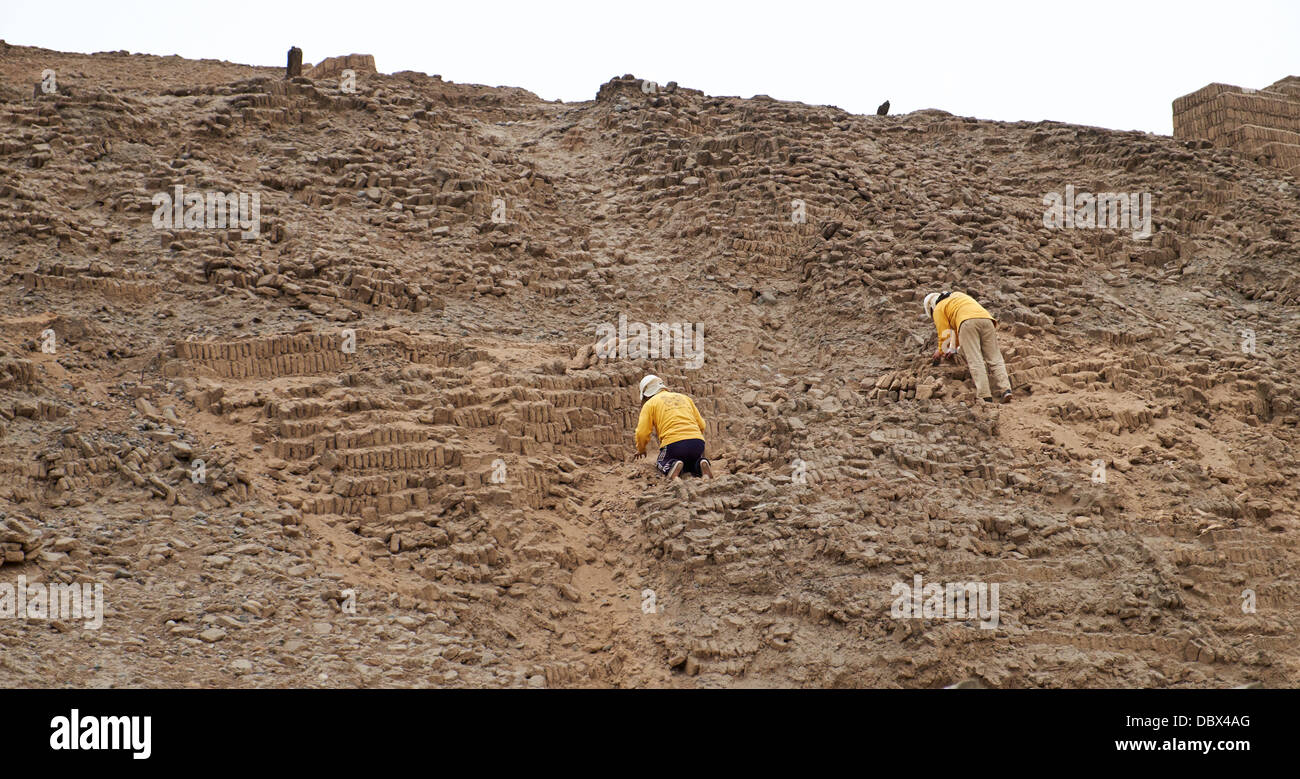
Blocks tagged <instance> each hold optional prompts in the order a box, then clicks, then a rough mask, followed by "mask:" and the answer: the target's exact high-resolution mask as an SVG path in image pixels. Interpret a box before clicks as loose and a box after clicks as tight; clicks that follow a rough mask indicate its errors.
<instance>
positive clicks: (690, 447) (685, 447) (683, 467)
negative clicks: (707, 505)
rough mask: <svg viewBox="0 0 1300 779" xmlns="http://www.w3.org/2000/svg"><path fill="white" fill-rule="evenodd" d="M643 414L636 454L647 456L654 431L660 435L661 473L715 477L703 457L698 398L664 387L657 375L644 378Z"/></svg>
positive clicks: (701, 424) (636, 456)
mask: <svg viewBox="0 0 1300 779" xmlns="http://www.w3.org/2000/svg"><path fill="white" fill-rule="evenodd" d="M639 391H640V395H641V417H640V419H638V420H637V423H636V454H635V455H633V459H640V458H642V457H645V448H646V445H647V444H649V443H650V433H651V432H652V431H653V432H654V433H655V435H657V436H658V437H659V447H660V448H659V461H658V463H656V465H657V467H658V468H659V470H660V472H662V473H664V474H665V475H667V476H668V478H669V479H676V478H677V477H678V476H680V475H681V474H682V471H686V472H688V473H691V474H694V475H696V476H708V477H709V478H710V479H711V478H713V469H712V467H711V466H710V465H709V461H708V460H706V459H704V419H703V418H702V417H701V416H700V411H699V409H697V408H696V407H695V401H693V400H691V399H690V397H688V396H686V395H683V394H681V393H679V392H669V391H668V390H666V389H664V383H663V382H662V381H661V380H660V379H659V377H658V376H646V377H645V378H644V379H641V386H640V390H639Z"/></svg>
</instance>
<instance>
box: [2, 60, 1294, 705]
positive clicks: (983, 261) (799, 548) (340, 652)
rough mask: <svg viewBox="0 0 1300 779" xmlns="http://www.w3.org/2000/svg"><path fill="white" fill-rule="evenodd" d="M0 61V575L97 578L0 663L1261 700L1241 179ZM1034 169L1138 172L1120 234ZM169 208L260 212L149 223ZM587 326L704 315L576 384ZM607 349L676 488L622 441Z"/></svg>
mask: <svg viewBox="0 0 1300 779" xmlns="http://www.w3.org/2000/svg"><path fill="white" fill-rule="evenodd" d="M0 49H3V54H2V56H0V101H2V103H0V169H2V170H3V178H2V179H0V262H2V263H3V267H0V273H2V274H3V277H4V279H5V283H4V285H3V287H0V295H2V296H3V303H2V305H0V312H3V316H0V444H2V445H3V448H2V449H0V474H3V476H4V478H3V479H0V514H3V518H2V519H0V523H3V524H2V525H0V548H3V550H4V556H3V560H4V566H3V568H0V581H4V582H11V583H12V582H16V581H17V577H18V576H20V575H21V576H24V577H26V579H27V580H29V581H44V582H84V583H101V584H103V585H104V596H105V599H106V602H107V606H106V611H105V615H104V623H103V626H102V627H101V628H99V629H98V630H90V629H85V628H83V626H82V625H81V624H79V623H76V622H72V621H68V620H61V621H60V620H55V621H38V620H18V619H0V643H3V645H4V651H3V652H0V682H3V683H4V684H5V685H7V686H13V685H27V686H46V685H79V686H121V685H139V686H152V685H158V686H188V685H193V686H339V685H366V686H412V685H419V686H425V685H430V686H435V685H462V686H518V685H532V686H547V685H551V686H587V685H618V686H634V685H641V686H647V685H652V686H696V685H711V686H773V685H808V686H830V685H873V686H939V685H947V684H953V683H956V682H961V681H964V680H972V679H975V680H978V683H979V684H985V685H989V686H1128V685H1142V686H1170V685H1179V686H1226V685H1236V684H1244V683H1248V682H1252V681H1259V682H1262V683H1264V684H1267V685H1274V686H1284V685H1292V684H1295V682H1296V681H1297V678H1300V650H1298V649H1297V647H1298V646H1300V643H1298V642H1297V641H1296V635H1297V627H1298V624H1300V623H1298V622H1297V620H1298V619H1300V618H1298V617H1297V614H1298V613H1300V612H1298V611H1297V606H1300V585H1298V584H1297V583H1296V581H1295V579H1294V576H1293V573H1292V571H1293V570H1294V568H1295V565H1296V563H1297V561H1298V560H1300V550H1298V549H1297V546H1296V538H1297V535H1296V534H1297V530H1298V529H1300V527H1298V525H1297V521H1296V519H1297V518H1296V514H1295V510H1294V508H1293V507H1294V505H1295V503H1296V499H1297V487H1296V476H1297V475H1298V470H1300V469H1297V465H1296V460H1295V457H1294V455H1293V452H1294V451H1295V443H1296V440H1295V439H1296V428H1297V420H1298V419H1300V416H1298V414H1297V408H1296V389H1297V386H1298V384H1300V380H1298V379H1297V367H1298V365H1297V362H1298V360H1297V357H1296V356H1295V354H1294V352H1293V351H1292V350H1291V349H1289V345H1290V344H1291V343H1293V342H1294V339H1295V338H1296V337H1297V335H1300V333H1298V332H1297V304H1300V276H1298V275H1297V270H1296V250H1295V245H1296V240H1297V238H1300V224H1298V222H1297V218H1296V214H1297V207H1298V206H1300V188H1298V187H1297V184H1296V181H1295V179H1294V178H1293V177H1292V176H1291V175H1290V174H1289V173H1286V172H1285V171H1280V170H1277V169H1274V168H1266V167H1261V166H1260V165H1258V164H1257V163H1256V162H1254V161H1252V160H1250V159H1246V158H1244V157H1242V156H1241V155H1240V154H1238V153H1237V152H1234V151H1232V150H1227V149H1215V148H1201V147H1202V146H1204V145H1205V144H1199V143H1184V142H1179V141H1175V140H1173V139H1170V138H1165V137H1159V136H1152V135H1146V134H1138V133H1120V132H1110V131H1105V130H1098V129H1094V128H1086V127H1077V126H1070V125H1063V124H1057V123H1051V122H1042V123H1034V124H1028V123H1018V124H1008V123H998V122H985V121H975V120H972V119H965V118H960V117H955V116H951V115H949V114H945V113H943V112H941V111H921V112H917V113H914V114H909V115H903V116H888V117H876V116H872V117H862V116H854V115H850V114H846V113H844V112H842V111H839V110H837V109H834V108H830V107H824V106H807V105H802V104H796V103H782V102H777V101H773V100H770V99H766V98H761V97H760V98H754V99H749V100H742V99H738V98H723V97H709V96H706V95H704V94H702V93H700V92H698V91H695V90H690V89H686V88H682V87H678V86H677V85H676V84H668V85H666V86H663V87H659V86H655V85H648V84H645V83H643V82H641V81H638V80H637V79H634V78H632V77H630V76H627V77H623V78H616V79H613V80H611V81H609V82H608V83H606V84H605V85H603V86H601V87H600V89H599V91H598V94H597V96H596V99H595V100H592V101H590V102H586V103H578V104H560V103H548V102H545V101H542V100H540V99H538V98H537V97H536V96H534V95H532V94H531V93H528V92H526V91H523V90H518V89H501V88H487V87H479V86H473V85H461V84H452V83H447V82H444V81H443V80H441V79H440V78H437V77H428V76H425V75H423V74H419V73H409V72H408V73H401V74H395V75H383V74H377V73H371V72H367V70H366V69H365V68H362V69H361V70H360V71H358V72H357V74H356V89H355V91H352V90H345V89H342V88H341V85H340V83H339V82H338V81H337V80H335V77H333V76H331V77H330V78H323V79H316V80H313V79H309V78H296V79H292V80H285V79H283V78H282V73H281V72H279V71H276V70H272V69H266V68H253V67H247V66H239V65H232V64H229V63H222V62H212V61H203V62H193V61H186V60H182V59H179V58H164V57H152V56H140V55H127V54H125V53H107V54H96V55H88V56H87V55H72V54H63V53H58V52H51V51H46V50H41V49H32V48H25V47H14V46H8V45H5V44H3V43H0ZM46 70H52V71H54V73H55V74H56V77H57V88H56V89H55V90H53V91H50V92H48V93H47V92H43V91H42V90H41V89H40V88H39V87H37V88H36V90H35V96H34V90H33V84H35V83H37V82H38V81H40V80H41V79H42V72H43V71H46ZM322 72H325V71H322ZM1067 185H1068V186H1071V187H1074V188H1076V189H1077V190H1079V191H1085V190H1087V191H1092V192H1132V193H1148V194H1150V195H1151V198H1152V201H1153V203H1154V208H1153V212H1152V213H1153V214H1154V219H1153V225H1152V234H1151V236H1150V237H1149V238H1140V237H1139V238H1135V237H1133V236H1132V235H1130V234H1129V232H1128V231H1116V230H1086V229H1081V230H1055V229H1050V228H1049V227H1047V226H1045V224H1044V221H1043V212H1044V202H1043V198H1044V195H1045V194H1046V193H1053V192H1063V191H1064V188H1065V187H1066V186H1067ZM177 187H180V189H177ZM185 192H189V193H200V194H203V193H212V192H219V193H223V194H229V195H232V196H233V199H234V200H235V201H236V202H238V199H239V196H240V195H243V196H245V200H246V201H248V200H249V199H250V198H251V196H254V195H255V196H256V197H257V199H258V201H257V202H258V208H259V211H258V221H257V224H256V225H255V226H253V225H248V224H245V225H240V224H238V223H237V221H238V220H228V221H227V222H225V223H223V224H221V225H219V226H214V223H212V222H210V221H207V219H208V218H210V215H209V214H205V213H203V211H202V210H201V209H200V211H199V212H198V213H199V216H198V218H197V221H194V222H191V221H188V220H187V219H186V218H184V217H183V216H182V218H181V219H179V220H175V219H173V220H171V221H170V223H166V219H165V217H169V216H170V213H165V214H163V215H162V218H163V222H164V223H163V224H161V226H160V225H159V221H160V214H159V206H158V201H157V198H158V196H160V195H166V196H167V197H172V196H173V193H175V196H176V197H177V198H178V199H180V200H181V202H182V203H184V202H185V201H184V196H185V195H184V193H185ZM207 204H208V205H211V201H208V203H207ZM222 208H224V206H223V205H220V204H218V205H217V206H216V210H218V211H220V210H221V209H222ZM166 210H167V209H164V211H166ZM250 227H252V228H253V229H250ZM941 288H954V289H963V290H966V291H969V292H970V293H971V294H973V295H975V296H976V297H977V298H978V299H980V300H981V301H982V302H983V303H984V304H985V305H986V307H988V308H989V309H990V310H991V311H993V312H994V313H995V315H996V316H998V318H999V330H1000V337H1001V340H1002V343H1003V351H1004V354H1005V355H1006V356H1007V358H1008V363H1009V367H1010V370H1011V374H1012V379H1013V382H1014V383H1015V384H1016V386H1017V387H1018V388H1019V394H1018V396H1017V398H1016V401H1015V402H1014V403H1013V404H1012V405H1010V406H1004V407H999V408H995V409H987V408H980V407H977V406H974V405H973V404H972V401H973V398H972V393H971V391H970V385H969V382H968V381H967V380H966V378H965V370H964V368H963V367H962V366H960V365H957V366H944V367H942V368H933V367H931V366H930V364H929V361H928V354H929V352H930V351H931V350H932V349H933V348H934V345H935V344H934V340H935V337H934V334H933V329H932V328H931V327H930V325H929V323H928V322H927V321H926V320H925V318H924V317H923V316H922V314H921V306H920V302H919V301H920V298H921V296H922V295H923V294H924V293H925V292H926V291H929V290H932V289H941ZM620 317H622V321H623V322H632V323H676V324H678V325H682V324H687V325H694V324H698V325H699V326H700V327H702V330H703V339H704V340H703V342H702V343H703V346H704V349H703V353H702V358H703V361H702V364H701V365H699V367H693V366H692V365H690V364H689V361H685V360H681V359H675V358H663V357H661V358H658V359H625V358H620V357H619V356H617V355H615V356H614V357H613V358H604V359H602V358H601V357H600V356H599V355H597V354H596V353H594V351H593V348H592V347H593V344H595V343H596V341H597V336H598V332H599V328H601V327H603V326H610V327H615V326H617V325H618V324H619V323H620ZM647 371H653V372H655V373H658V374H659V375H661V376H662V377H664V379H665V381H666V382H667V384H668V385H669V387H671V388H673V389H676V390H680V391H684V392H688V393H690V394H691V395H692V396H694V397H695V398H696V400H697V402H698V404H699V406H700V410H701V412H702V413H703V414H704V416H705V417H706V419H708V421H709V423H710V425H711V428H712V429H711V430H710V431H709V445H710V453H711V456H712V457H713V459H714V462H715V468H716V470H717V472H718V474H719V478H718V479H716V480H714V481H712V482H699V481H695V480H688V481H683V482H679V483H675V484H665V483H663V482H661V481H660V480H658V479H657V478H654V476H653V475H652V471H651V469H650V466H649V465H647V464H645V463H643V462H636V463H634V462H631V461H630V459H629V455H630V453H631V448H632V430H633V428H634V427H635V423H636V415H637V411H638V409H637V406H636V401H635V394H636V391H635V388H636V385H637V381H638V380H639V379H640V377H641V375H642V374H643V373H645V372H647ZM917 575H920V576H922V577H923V578H924V580H925V581H926V582H931V583H934V582H940V583H941V582H980V583H996V584H998V585H999V587H1000V603H999V617H998V622H997V626H996V627H995V628H991V629H985V628H981V627H980V625H979V624H978V621H977V620H969V619H966V620H962V619H956V620H951V619H949V620H945V619H939V618H935V619H894V618H891V615H890V607H891V603H892V602H893V601H894V599H895V598H894V596H893V595H892V594H891V589H892V588H893V586H894V585H895V584H896V583H899V582H903V583H909V584H910V583H911V582H913V581H914V578H913V577H914V576H917ZM1246 591H1250V593H1252V594H1251V595H1243V593H1244V592H1246ZM1243 606H1247V607H1252V606H1253V608H1243Z"/></svg>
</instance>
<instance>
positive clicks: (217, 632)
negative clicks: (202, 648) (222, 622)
mask: <svg viewBox="0 0 1300 779" xmlns="http://www.w3.org/2000/svg"><path fill="white" fill-rule="evenodd" d="M225 637H226V631H224V630H222V629H221V628H208V629H207V630H205V631H203V632H202V633H200V634H199V638H201V639H203V640H204V641H206V642H208V643H209V644H215V643H216V642H218V641H220V640H221V639H223V638H225Z"/></svg>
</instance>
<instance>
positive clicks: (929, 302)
mask: <svg viewBox="0 0 1300 779" xmlns="http://www.w3.org/2000/svg"><path fill="white" fill-rule="evenodd" d="M941 294H942V293H939V292H931V293H930V294H928V295H926V296H925V315H926V316H934V305H935V303H937V302H938V300H939V296H940V295H941Z"/></svg>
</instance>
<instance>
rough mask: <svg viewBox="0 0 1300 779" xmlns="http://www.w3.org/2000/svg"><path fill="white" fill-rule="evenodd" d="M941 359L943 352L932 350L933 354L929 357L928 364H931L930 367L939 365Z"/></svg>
mask: <svg viewBox="0 0 1300 779" xmlns="http://www.w3.org/2000/svg"><path fill="white" fill-rule="evenodd" d="M942 359H943V352H942V351H940V350H939V349H935V350H934V354H933V355H931V357H930V364H931V365H938V364H939V360H942Z"/></svg>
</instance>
